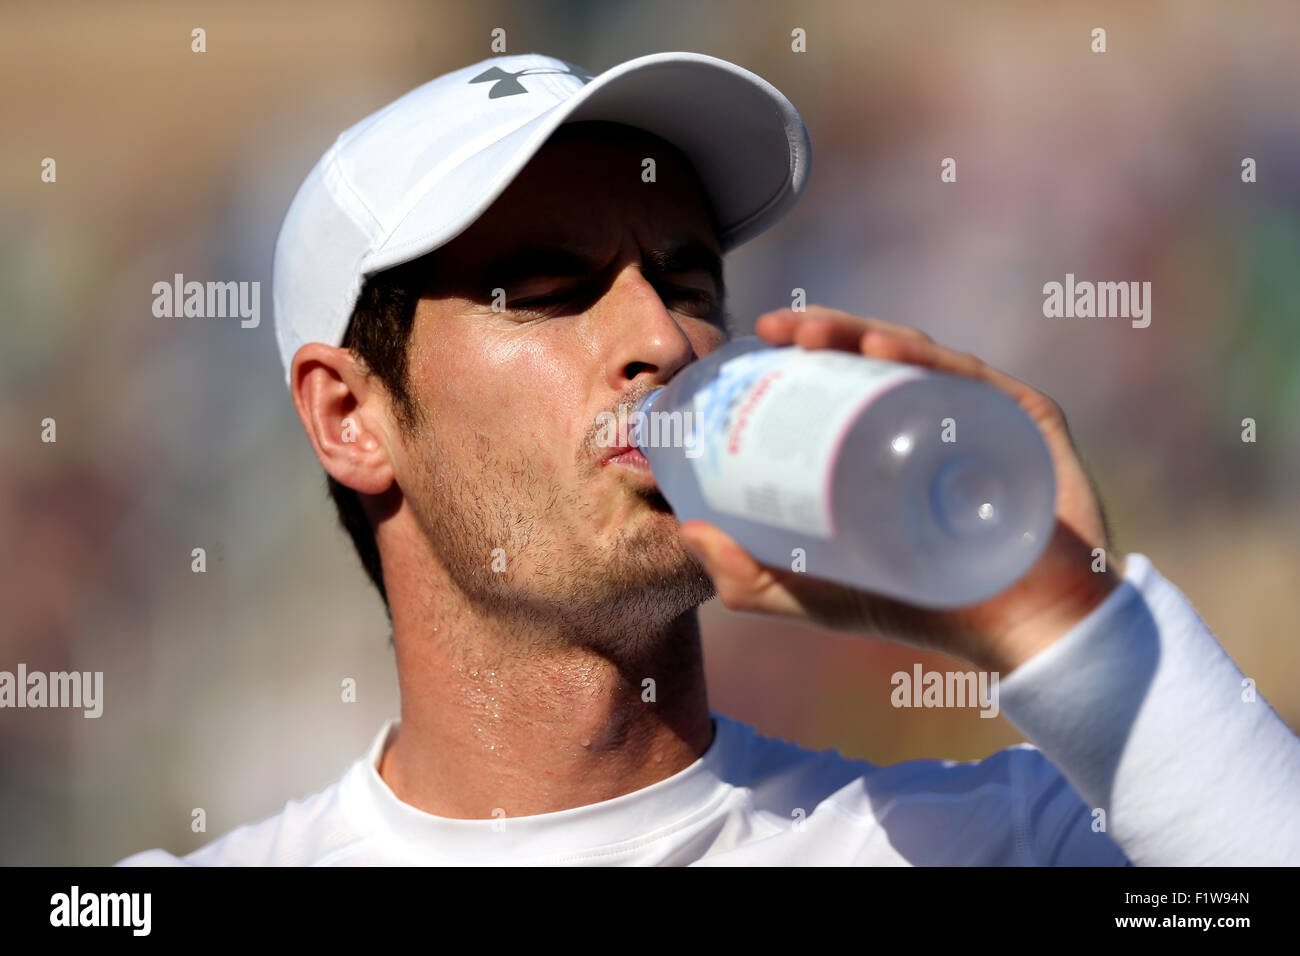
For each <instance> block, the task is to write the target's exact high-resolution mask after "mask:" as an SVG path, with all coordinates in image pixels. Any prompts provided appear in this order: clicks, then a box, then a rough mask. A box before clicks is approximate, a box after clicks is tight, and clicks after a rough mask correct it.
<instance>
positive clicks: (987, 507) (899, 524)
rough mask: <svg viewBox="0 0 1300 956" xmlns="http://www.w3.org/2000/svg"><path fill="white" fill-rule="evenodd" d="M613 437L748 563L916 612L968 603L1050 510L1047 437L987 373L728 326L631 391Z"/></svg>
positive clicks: (1012, 560) (1039, 533)
mask: <svg viewBox="0 0 1300 956" xmlns="http://www.w3.org/2000/svg"><path fill="white" fill-rule="evenodd" d="M636 412H639V413H640V414H639V416H638V415H635V414H633V415H631V416H629V419H630V421H631V422H632V424H633V427H632V429H631V432H630V434H629V438H630V444H632V445H635V446H636V447H638V448H640V450H641V453H642V454H644V455H645V456H646V459H647V460H648V461H649V462H650V468H651V470H652V471H653V473H654V477H655V481H656V483H657V484H658V485H659V489H660V491H661V492H662V494H663V495H664V497H665V498H666V499H667V500H668V503H669V504H670V505H671V506H672V508H673V512H674V513H675V514H676V516H677V518H678V519H679V520H681V521H686V520H690V519H697V518H698V519H702V520H704V521H707V522H709V523H710V524H713V525H716V526H717V527H719V528H721V529H722V530H723V531H725V532H726V533H727V534H729V535H730V536H731V537H732V538H734V539H735V540H736V541H737V542H738V543H739V544H740V545H741V546H742V547H744V548H745V550H747V551H748V552H749V553H750V554H752V555H753V556H754V558H755V559H756V560H758V561H760V562H762V563H764V564H767V565H771V566H773V567H777V568H782V569H790V570H799V571H804V572H806V573H807V574H808V575H810V576H812V577H818V578H825V579H827V580H831V581H836V582H838V583H841V584H846V585H849V586H851V587H854V588H858V589H860V590H864V591H868V592H872V593H875V594H880V595H885V596H887V597H892V598H897V599H899V600H902V601H906V602H908V603H910V604H915V605H921V606H924V607H931V608H952V607H960V606H963V605H968V604H973V603H976V602H978V601H980V600H982V599H984V598H987V597H990V596H992V595H994V594H997V593H998V592H1000V591H1002V590H1004V589H1006V588H1007V587H1009V586H1010V585H1012V584H1013V583H1015V581H1016V580H1018V579H1019V578H1020V577H1022V576H1023V575H1024V574H1025V572H1026V571H1028V570H1029V569H1030V568H1031V567H1032V566H1033V564H1034V562H1035V561H1036V560H1037V559H1038V557H1039V555H1040V554H1041V553H1042V551H1043V549H1044V548H1045V547H1046V545H1047V543H1048V540H1049V538H1050V537H1051V534H1052V531H1053V528H1054V526H1055V523H1056V517H1055V512H1056V507H1055V505H1056V481H1055V473H1054V471H1053V469H1052V461H1051V456H1050V454H1049V452H1048V450H1047V445H1046V443H1045V442H1044V441H1043V438H1042V436H1041V435H1040V434H1039V432H1038V429H1037V427H1036V426H1035V425H1034V423H1033V422H1032V421H1031V420H1030V418H1029V416H1028V415H1027V414H1025V412H1024V411H1023V410H1022V409H1021V408H1020V406H1019V405H1017V404H1016V403H1015V401H1014V400H1012V399H1011V398H1010V397H1008V396H1007V395H1004V394H1003V393H1002V392H999V391H998V390H997V389H995V388H992V387H991V386H988V385H985V384H983V383H981V382H976V381H973V380H971V379H967V378H962V377H959V376H954V375H948V374H944V373H939V372H933V371H930V370H928V369H924V368H921V367H920V366H915V365H908V364H903V363H897V362H887V361H883V360H879V359H873V358H868V357H865V356H861V355H854V354H851V353H847V352H842V351H835V350H830V349H824V350H822V349H818V350H808V349H803V348H800V347H798V346H788V347H784V348H775V347H772V346H771V345H769V344H768V343H766V342H764V341H763V340H761V339H759V338H757V337H755V336H746V337H744V338H738V339H735V340H733V341H731V342H729V343H727V344H726V345H724V346H722V347H721V348H719V349H717V350H716V351H714V352H712V353H710V354H709V355H707V356H705V357H704V358H702V359H700V360H699V361H696V362H693V363H692V364H691V365H689V366H687V367H686V368H684V369H683V370H682V371H681V372H680V373H679V374H678V375H677V376H675V377H674V378H673V379H672V380H671V381H670V382H669V383H668V384H667V385H666V386H665V387H662V388H659V389H656V390H655V391H653V392H651V393H650V394H649V395H647V396H646V397H645V398H644V399H642V401H641V402H640V403H639V404H638V406H637V408H636Z"/></svg>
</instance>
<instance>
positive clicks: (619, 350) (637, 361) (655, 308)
mask: <svg viewBox="0 0 1300 956" xmlns="http://www.w3.org/2000/svg"><path fill="white" fill-rule="evenodd" d="M600 313H601V314H600V316H599V321H600V324H601V327H602V329H604V330H605V331H606V332H607V333H608V335H609V338H608V339H607V341H608V342H609V343H610V344H609V349H608V352H607V355H608V358H607V360H606V366H605V377H606V380H607V381H608V384H609V386H610V387H611V388H613V389H614V390H616V391H620V392H621V391H623V390H624V389H626V388H627V384H628V382H635V381H636V380H637V378H638V377H639V376H644V377H645V379H646V380H647V381H649V382H650V383H652V384H654V385H662V384H664V383H665V382H667V381H668V380H669V379H670V378H672V377H673V376H674V375H676V374H677V372H679V371H680V370H681V369H683V368H685V367H686V366H687V365H689V364H690V363H691V362H692V361H694V360H695V359H696V358H697V356H696V354H695V346H694V343H692V341H691V339H690V336H689V335H687V333H686V331H685V330H684V329H683V328H682V326H681V324H680V323H679V322H678V321H677V319H676V318H675V317H674V316H673V313H672V312H671V311H670V310H669V309H668V307H667V306H665V305H664V302H663V299H661V298H660V296H659V292H658V290H657V289H655V287H654V285H653V284H652V283H651V282H650V281H649V280H648V279H646V277H645V276H644V275H642V273H641V270H640V268H639V267H637V266H636V265H629V266H627V267H625V268H624V269H623V270H622V271H621V272H620V273H619V274H618V276H617V278H615V280H614V282H613V283H612V284H611V285H610V287H609V289H608V291H607V292H606V294H605V296H604V297H603V300H602V301H601V303H600Z"/></svg>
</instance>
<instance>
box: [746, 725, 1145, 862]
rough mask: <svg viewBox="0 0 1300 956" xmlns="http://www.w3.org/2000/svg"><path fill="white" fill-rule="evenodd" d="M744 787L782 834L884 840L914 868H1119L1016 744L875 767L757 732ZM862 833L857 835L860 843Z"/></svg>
mask: <svg viewBox="0 0 1300 956" xmlns="http://www.w3.org/2000/svg"><path fill="white" fill-rule="evenodd" d="M748 752H749V759H748V760H747V761H745V764H744V765H745V767H746V772H745V774H744V777H743V779H736V780H735V781H734V782H735V783H736V784H738V785H740V786H743V787H744V788H745V789H746V790H747V791H748V804H749V806H750V807H751V808H752V811H753V812H754V813H755V814H757V815H758V816H759V817H760V818H762V819H763V820H765V821H766V822H767V823H768V824H769V829H770V830H771V831H772V832H773V833H777V832H780V831H781V830H785V829H789V828H790V826H791V821H792V820H794V821H806V822H805V823H803V824H802V826H803V828H804V829H805V830H806V831H811V832H814V833H816V832H820V833H823V834H824V835H826V837H827V838H828V839H830V838H831V835H832V834H833V835H834V839H835V840H837V841H841V842H844V841H848V842H852V841H853V840H854V839H859V840H861V841H862V846H863V847H864V849H863V851H862V852H863V858H864V859H865V858H871V859H875V858H876V857H873V856H872V855H871V854H872V853H874V852H876V850H874V849H872V848H873V846H874V843H873V842H872V841H873V840H874V839H876V837H877V836H878V835H879V834H884V838H885V839H886V840H887V842H888V844H889V846H890V847H891V848H892V849H893V851H896V852H897V854H898V856H899V858H900V859H904V860H907V861H909V862H911V863H913V864H921V865H946V864H954V863H964V864H984V865H988V864H993V863H997V864H1008V863H1015V864H1021V865H1023V864H1040V865H1041V864H1044V863H1046V864H1055V863H1062V862H1068V863H1075V864H1085V865H1086V864H1093V863H1105V864H1119V865H1122V864H1123V863H1124V862H1125V861H1124V857H1123V855H1122V854H1121V853H1120V852H1119V850H1118V847H1116V846H1115V845H1114V844H1113V843H1112V842H1111V841H1110V840H1109V839H1108V838H1107V837H1106V835H1105V832H1104V828H1103V829H1102V830H1098V831H1097V832H1094V829H1095V828H1094V826H1093V821H1094V819H1095V816H1094V813H1093V811H1092V808H1089V807H1087V806H1086V804H1085V803H1084V801H1083V800H1082V799H1081V798H1080V797H1079V795H1078V794H1077V793H1076V792H1075V790H1074V789H1073V787H1072V786H1071V785H1070V783H1069V781H1068V780H1067V779H1066V778H1065V776H1064V774H1063V773H1062V772H1061V770H1060V769H1059V768H1058V767H1057V766H1056V765H1055V764H1053V763H1052V762H1051V761H1050V760H1049V759H1048V758H1047V756H1046V755H1045V754H1044V753H1043V752H1042V751H1040V750H1039V749H1038V748H1037V747H1035V746H1034V745H1032V744H1029V743H1021V744H1015V745H1012V746H1008V747H1005V748H1003V749H1001V750H998V751H995V752H994V753H991V754H989V755H988V756H986V757H983V758H982V759H977V760H965V761H962V760H953V759H944V758H918V759H913V760H904V761H902V762H899V763H894V764H887V765H881V764H875V763H872V762H870V761H867V760H862V759H855V758H851V757H846V756H844V755H842V754H841V753H840V752H839V751H838V750H816V749H811V748H809V747H805V746H803V745H801V744H796V743H791V742H789V741H785V740H779V739H774V738H769V737H764V736H762V735H761V734H758V733H757V732H756V731H753V730H752V728H751V729H750V730H749V738H748ZM854 834H857V835H858V836H857V837H854Z"/></svg>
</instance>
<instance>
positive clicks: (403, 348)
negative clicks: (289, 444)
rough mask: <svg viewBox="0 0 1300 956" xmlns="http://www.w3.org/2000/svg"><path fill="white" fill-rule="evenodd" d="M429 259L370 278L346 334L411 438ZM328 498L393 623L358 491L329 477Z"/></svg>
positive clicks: (346, 341)
mask: <svg viewBox="0 0 1300 956" xmlns="http://www.w3.org/2000/svg"><path fill="white" fill-rule="evenodd" d="M430 258H431V257H430V256H425V257H424V258H422V259H416V260H414V261H412V262H407V263H403V264H402V265H399V266H395V267H394V268H392V269H389V270H387V271H386V272H380V273H377V274H376V275H373V276H371V277H370V278H369V279H367V280H366V284H365V287H364V288H363V289H362V290H361V296H360V297H359V298H358V299H357V304H356V307H355V308H354V309H353V310H352V318H351V320H350V321H349V322H348V330H347V332H346V334H345V335H344V336H343V348H345V349H348V350H349V351H351V352H352V354H353V355H354V356H356V358H357V359H359V360H360V361H361V363H362V364H363V366H364V367H365V371H366V374H367V375H373V376H375V377H376V378H378V379H379V381H380V383H381V384H382V385H383V386H384V389H385V390H386V391H387V392H388V394H389V396H390V397H391V398H392V401H393V409H394V412H395V413H396V416H397V423H398V425H399V427H401V428H402V429H403V430H404V431H406V432H407V433H408V434H409V433H410V432H411V431H413V430H414V428H415V426H416V424H417V422H418V418H419V416H418V414H417V408H416V406H415V403H414V401H413V400H412V398H411V393H410V390H409V388H408V387H407V378H406V352H407V345H408V344H409V342H410V340H411V329H412V327H413V326H414V325H415V307H416V305H418V304H419V301H420V294H421V293H422V292H423V291H424V289H425V288H427V286H428V282H429V275H430V267H431V262H430ZM325 479H326V481H327V483H328V485H329V494H330V498H332V499H333V500H334V507H335V508H336V509H337V510H338V514H339V524H341V525H343V529H344V530H345V531H347V533H348V535H349V536H350V537H351V538H352V544H353V546H354V547H355V548H356V549H357V556H358V557H359V558H360V559H361V565H362V567H364V568H365V569H366V574H368V575H369V576H370V580H371V582H372V583H373V584H374V586H375V587H376V588H377V589H378V590H379V596H380V597H381V598H383V600H384V609H385V610H386V611H387V612H388V617H389V620H392V616H393V614H392V609H391V608H389V606H388V591H387V590H386V589H385V588H384V568H383V563H382V562H381V561H380V559H379V547H378V545H377V544H376V543H375V529H374V528H372V527H371V526H370V519H369V518H367V517H366V512H365V509H364V508H362V506H361V499H360V498H358V497H357V493H356V492H355V491H353V490H352V489H351V488H349V487H347V486H346V485H342V484H339V482H337V481H336V480H334V478H333V476H331V475H328V474H327V475H326V476H325Z"/></svg>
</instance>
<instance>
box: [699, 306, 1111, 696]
mask: <svg viewBox="0 0 1300 956" xmlns="http://www.w3.org/2000/svg"><path fill="white" fill-rule="evenodd" d="M755 331H756V332H757V334H758V335H759V336H760V337H761V338H763V339H765V340H766V341H768V342H771V343H772V344H773V345H799V346H802V347H803V348H806V349H826V348H830V349H842V350H844V351H849V352H860V353H861V354H863V355H868V356H872V357H875V358H881V359H888V360H891V361H895V362H910V363H912V364H915V365H923V366H925V367H927V368H931V369H934V370H936V371H940V372H947V373H949V374H953V375H964V376H966V377H968V378H973V379H976V380H977V381H981V382H984V383H986V384H988V385H991V386H993V387H994V388H997V389H999V390H1000V391H1002V392H1005V393H1006V394H1007V395H1010V396H1011V397H1012V398H1013V399H1015V400H1016V402H1017V403H1019V405H1020V407H1021V408H1023V409H1024V410H1025V412H1026V413H1028V415H1029V417H1030V418H1031V419H1032V420H1033V422H1034V423H1035V424H1036V425H1037V426H1038V430H1039V431H1040V432H1041V433H1042V435H1043V438H1044V439H1045V440H1046V442H1047V447H1048V449H1049V450H1050V451H1051V455H1052V463H1053V467H1054V469H1055V471H1056V529H1055V532H1054V533H1053V536H1052V540H1051V542H1050V543H1049V544H1048V546H1047V549H1046V550H1045V551H1044V552H1043V555H1042V557H1041V558H1039V560H1038V562H1037V563H1036V564H1035V565H1034V566H1033V568H1031V569H1030V571H1029V572H1028V573H1027V574H1026V575H1025V576H1024V577H1023V578H1021V579H1020V581H1018V582H1017V583H1016V584H1014V585H1012V586H1011V587H1010V588H1008V589H1007V590H1005V591H1003V592H1001V593H1000V594H997V595H994V596H993V597H991V598H989V599H987V600H985V601H982V602H980V603H978V604H974V605H971V606H969V607H963V608H958V609H956V610H946V611H935V610H929V609H925V608H919V607H915V606H913V605H910V604H906V603H904V602H901V601H896V600H893V599H890V598H885V597H881V596H879V595H873V594H868V593H866V592H863V591H857V590H854V589H852V588H847V587H844V586H842V585H839V584H834V583H831V582H829V581H823V580H819V579H816V578H810V577H808V576H807V575H805V574H799V573H797V572H793V571H785V570H781V569H778V568H771V567H767V566H764V565H760V564H759V563H758V562H756V561H755V560H754V559H753V558H752V557H751V556H750V555H749V554H748V553H747V552H746V551H745V550H744V549H743V548H741V547H740V546H739V545H738V544H736V542H735V541H734V540H732V539H731V538H730V537H728V536H727V535H726V534H724V533H723V532H722V531H720V530H718V529H717V528H715V527H714V526H713V525H710V524H707V523H706V522H703V521H687V522H685V523H683V524H682V526H681V534H682V538H683V540H684V541H685V542H686V544H687V546H688V547H689V548H690V550H691V552H692V553H693V554H695V555H696V557H697V558H699V560H700V562H701V563H702V564H703V565H704V567H705V570H707V571H708V573H709V576H710V577H711V578H712V579H713V582H714V585H715V586H716V587H717V591H718V597H719V599H720V600H721V601H722V603H723V604H724V605H726V606H727V607H729V608H731V609H732V610H734V611H751V612H757V613H765V614H776V615H781V616H786V617H796V618H802V619H804V620H807V621H809V622H810V623H813V624H819V625H822V626H824V627H829V628H833V629H835V630H845V631H853V632H855V633H861V634H870V635H872V636H876V637H882V638H886V639H889V640H895V641H899V642H901V643H905V644H910V645H913V646H915V647H923V648H927V649H930V650H937V651H942V652H944V653H947V654H952V655H955V656H957V657H961V658H964V659H966V660H969V661H972V662H974V663H975V664H977V665H979V666H981V667H984V668H986V669H989V670H995V671H998V672H1000V673H1002V674H1003V675H1004V676H1005V675H1006V674H1009V673H1010V672H1011V671H1013V670H1014V669H1015V668H1016V667H1018V666H1019V665H1020V664H1022V663H1024V661H1026V660H1028V659H1029V658H1030V657H1032V656H1033V655H1034V654H1036V653H1037V652H1038V651H1040V650H1042V649H1043V648H1045V647H1047V646H1048V645H1049V644H1051V643H1052V642H1054V641H1055V640H1056V639H1057V638H1059V637H1061V636H1062V635H1063V634H1065V633H1066V632H1067V631H1068V630H1069V629H1070V628H1071V627H1073V626H1074V624H1076V623H1077V622H1078V621H1079V620H1081V619H1082V618H1083V617H1084V616H1085V615H1087V613H1088V612H1089V611H1091V610H1092V609H1093V608H1095V607H1096V606H1097V605H1098V604H1100V603H1101V601H1102V600H1103V599H1104V598H1105V597H1106V595H1107V594H1109V593H1110V592H1111V591H1112V590H1113V589H1114V588H1115V587H1116V586H1117V585H1118V584H1119V582H1120V580H1121V579H1120V574H1121V573H1122V570H1123V569H1122V567H1118V568H1117V567H1116V566H1115V564H1116V562H1117V561H1118V558H1116V557H1115V556H1113V555H1111V554H1110V553H1109V547H1110V541H1109V536H1108V534H1107V531H1106V526H1105V520H1104V518H1103V516H1102V512H1101V507H1100V505H1099V503H1098V500H1097V495H1096V492H1095V491H1094V489H1093V487H1092V484H1091V482H1090V481H1089V480H1088V477H1087V475H1086V474H1085V473H1084V470H1083V466H1082V465H1081V464H1080V462H1079V458H1078V455H1077V454H1076V453H1075V450H1074V445H1073V443H1072V441H1071V440H1070V433H1069V430H1068V429H1067V427H1066V423H1065V415H1064V413H1063V412H1062V411H1061V408H1060V406H1058V405H1057V404H1056V402H1054V401H1052V399H1050V398H1048V397H1047V396H1046V395H1044V394H1043V393H1042V392H1038V391H1035V390H1034V389H1032V388H1030V387H1029V386H1028V385H1026V384H1025V383H1024V382H1021V381H1018V380H1016V379H1014V378H1012V377H1011V376H1010V375H1006V374H1005V373H1003V372H999V371H997V370H996V369H993V368H990V367H989V366H987V365H985V364H984V363H983V362H981V361H980V360H979V359H978V358H976V357H975V356H974V355H971V354H970V353H967V352H955V351H953V350H951V349H946V348H943V347H942V346H940V345H936V344H935V342H934V341H933V340H932V339H931V338H930V337H929V336H928V335H926V334H925V333H923V332H919V331H917V330H916V329H911V328H907V327H906V326H901V325H895V324H893V323H890V322H883V321H881V320H880V319H864V318H859V317H857V316H854V315H850V314H848V313H847V312H840V311H838V310H836V309H827V308H822V307H820V306H809V307H808V311H807V312H798V313H797V312H792V311H790V310H789V309H782V310H780V311H777V312H768V313H766V314H764V315H762V316H760V317H759V320H758V324H757V326H756V329H755ZM1094 548H1105V549H1107V556H1106V568H1107V570H1106V571H1105V572H1094V571H1092V563H1093V556H1092V550H1093V549H1094Z"/></svg>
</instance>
